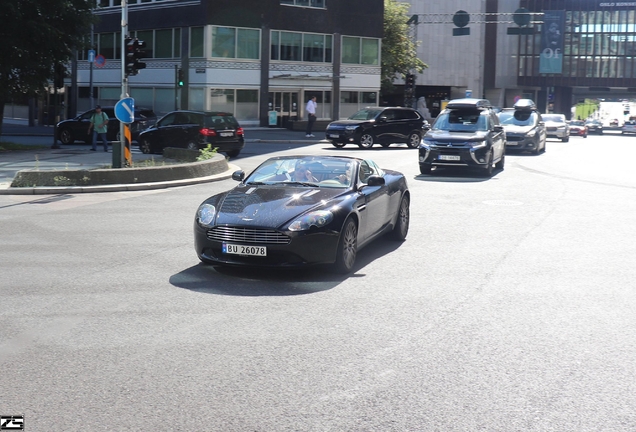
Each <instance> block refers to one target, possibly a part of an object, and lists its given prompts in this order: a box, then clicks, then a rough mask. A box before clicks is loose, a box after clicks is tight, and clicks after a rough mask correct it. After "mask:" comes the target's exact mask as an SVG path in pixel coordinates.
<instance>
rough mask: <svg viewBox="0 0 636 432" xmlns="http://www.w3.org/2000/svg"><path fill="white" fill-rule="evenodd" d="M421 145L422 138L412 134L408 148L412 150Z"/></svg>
mask: <svg viewBox="0 0 636 432" xmlns="http://www.w3.org/2000/svg"><path fill="white" fill-rule="evenodd" d="M419 145H420V136H419V135H418V134H416V133H414V134H411V136H410V137H409V142H408V146H409V147H411V148H417V147H419Z"/></svg>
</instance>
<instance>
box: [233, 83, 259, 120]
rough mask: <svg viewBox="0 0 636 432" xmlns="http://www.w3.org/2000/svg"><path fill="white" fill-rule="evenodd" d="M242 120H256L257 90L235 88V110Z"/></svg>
mask: <svg viewBox="0 0 636 432" xmlns="http://www.w3.org/2000/svg"><path fill="white" fill-rule="evenodd" d="M234 115H235V116H236V117H238V118H240V119H243V120H258V90H236V112H235V113H234Z"/></svg>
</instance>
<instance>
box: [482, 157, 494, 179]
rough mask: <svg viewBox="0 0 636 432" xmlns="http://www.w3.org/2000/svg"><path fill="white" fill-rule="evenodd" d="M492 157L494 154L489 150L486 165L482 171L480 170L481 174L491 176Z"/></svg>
mask: <svg viewBox="0 0 636 432" xmlns="http://www.w3.org/2000/svg"><path fill="white" fill-rule="evenodd" d="M494 158H495V154H494V153H493V152H492V151H491V152H490V155H489V156H488V164H487V165H486V167H485V168H484V169H483V170H484V171H483V172H482V175H483V176H484V177H486V178H490V177H492V172H493V167H492V161H493V159H494Z"/></svg>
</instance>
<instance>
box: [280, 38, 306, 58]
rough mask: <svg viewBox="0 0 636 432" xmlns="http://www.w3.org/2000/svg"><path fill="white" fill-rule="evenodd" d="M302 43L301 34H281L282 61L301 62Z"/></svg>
mask: <svg viewBox="0 0 636 432" xmlns="http://www.w3.org/2000/svg"><path fill="white" fill-rule="evenodd" d="M301 43H302V34H301V33H290V32H281V33H280V59H281V60H291V61H300V60H301V57H300V46H301Z"/></svg>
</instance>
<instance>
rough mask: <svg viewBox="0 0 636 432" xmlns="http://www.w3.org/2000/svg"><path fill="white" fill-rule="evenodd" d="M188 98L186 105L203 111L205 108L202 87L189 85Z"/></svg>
mask: <svg viewBox="0 0 636 432" xmlns="http://www.w3.org/2000/svg"><path fill="white" fill-rule="evenodd" d="M189 94H190V99H189V100H188V106H189V108H190V109H191V110H199V111H204V110H205V109H206V108H205V91H204V89H202V88H192V87H190V93H189Z"/></svg>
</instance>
